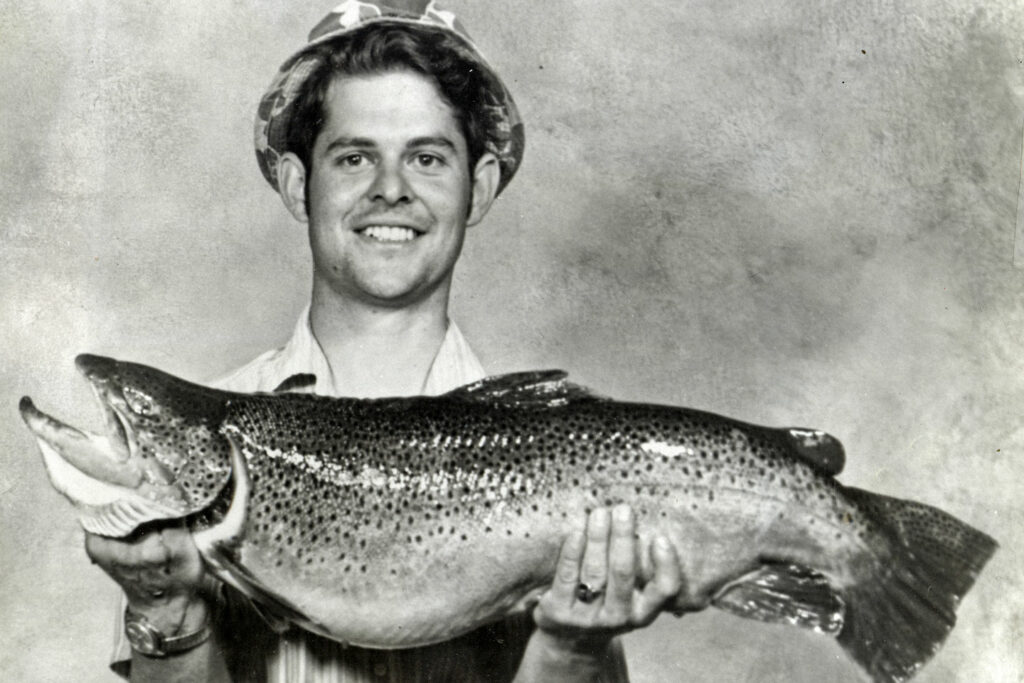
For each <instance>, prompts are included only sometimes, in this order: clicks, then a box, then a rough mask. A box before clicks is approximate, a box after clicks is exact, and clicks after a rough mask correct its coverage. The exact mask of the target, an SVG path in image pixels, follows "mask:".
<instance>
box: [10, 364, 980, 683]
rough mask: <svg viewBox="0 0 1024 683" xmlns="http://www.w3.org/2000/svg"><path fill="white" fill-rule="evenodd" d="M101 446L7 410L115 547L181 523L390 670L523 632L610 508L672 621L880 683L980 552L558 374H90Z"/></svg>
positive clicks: (826, 470) (818, 471) (804, 449)
mask: <svg viewBox="0 0 1024 683" xmlns="http://www.w3.org/2000/svg"><path fill="white" fill-rule="evenodd" d="M77 363H78V367H79V368H80V370H81V371H82V372H83V374H84V375H85V376H86V377H87V378H88V379H89V380H90V381H91V383H92V385H93V387H94V388H95V390H96V393H97V395H98V396H99V398H100V400H101V402H102V404H103V405H104V407H105V415H106V417H107V423H108V430H107V434H104V435H97V434H90V433H86V432H83V431H79V430H77V429H74V428H72V427H69V426H67V425H65V424H63V423H61V422H58V421H57V420H54V419H53V418H51V417H48V416H46V415H44V414H43V413H41V412H40V411H38V410H37V409H36V408H35V407H34V406H33V405H32V402H31V401H30V400H29V399H27V398H25V399H22V403H21V412H22V416H23V417H24V420H25V422H26V423H27V424H28V426H29V428H30V429H31V430H32V431H33V432H34V434H35V435H36V437H37V438H38V441H39V444H40V447H41V450H42V452H43V456H44V460H45V463H46V466H47V469H48V472H49V475H50V478H51V481H52V482H53V484H54V486H55V487H56V488H57V489H58V490H60V491H61V492H62V493H63V494H64V495H65V496H67V497H68V498H69V499H70V500H71V501H72V502H73V503H74V504H75V506H76V507H77V509H78V512H79V516H80V520H81V523H82V525H83V526H84V527H85V528H86V529H88V530H89V531H92V532H94V533H98V534H104V535H108V536H113V537H121V536H125V535H128V534H130V533H131V532H133V531H134V530H135V529H136V528H137V527H139V526H140V525H142V524H146V523H159V522H160V521H161V520H171V519H185V520H186V521H187V522H188V523H189V524H190V525H191V527H192V529H193V532H194V538H195V540H196V545H197V546H198V547H199V549H200V552H201V554H202V555H203V557H204V559H205V560H206V562H207V564H208V566H209V568H210V570H211V571H212V572H213V573H214V574H215V575H217V576H218V577H219V578H221V579H222V580H224V581H225V582H227V583H229V584H231V585H232V586H234V587H236V588H237V589H239V590H241V591H242V592H243V593H244V594H245V595H247V596H249V597H250V598H251V599H252V600H253V601H254V603H256V604H257V605H258V606H261V607H262V609H263V610H264V611H267V612H270V613H271V614H273V615H276V617H279V618H281V617H283V618H284V619H287V620H289V621H291V622H293V623H295V624H297V625H299V626H301V627H303V628H306V629H309V630H311V631H314V632H316V633H319V634H322V635H324V636H327V637H329V638H333V639H336V640H339V641H343V642H348V643H352V644H356V645H360V646H363V647H372V648H404V647H413V646H419V645H425V644H429V643H435V642H439V641H443V640H447V639H450V638H453V637H456V636H458V635H460V634H462V633H465V632H467V631H469V630H471V629H474V628H476V627H478V626H481V625H482V624H485V623H487V622H489V621H493V620H496V619H500V618H503V617H505V616H508V615H509V614H511V613H513V612H516V611H521V610H523V609H527V608H528V607H529V606H530V605H531V604H532V602H533V601H534V600H536V598H537V597H538V595H539V594H540V593H541V592H542V591H543V590H544V589H545V588H546V587H547V586H548V585H549V584H550V582H551V579H552V575H553V570H554V562H555V559H556V557H557V554H558V549H559V547H560V545H561V543H562V541H563V540H564V538H565V537H566V535H567V533H568V532H569V531H570V529H572V528H574V527H576V526H577V525H579V523H580V520H581V518H582V516H583V514H584V513H585V511H587V510H589V509H591V508H594V507H595V506H601V505H609V504H615V503H627V504H629V505H630V506H632V507H633V509H634V510H635V512H636V515H637V523H638V536H639V539H640V543H639V546H640V547H641V548H642V549H644V550H643V552H641V553H640V561H641V564H642V567H643V571H642V572H641V574H642V576H641V579H646V578H648V577H649V576H650V575H651V572H652V568H651V565H652V562H651V560H650V555H649V552H648V549H649V544H650V542H651V541H652V539H653V538H655V537H656V536H659V535H661V536H665V537H667V538H668V539H669V540H670V542H671V543H672V544H673V545H674V547H675V549H676V552H677V554H678V556H679V557H680V558H681V563H682V570H683V573H684V576H685V588H684V589H683V590H682V591H681V593H680V594H679V595H678V596H677V597H676V598H675V599H674V601H673V602H672V603H671V604H670V605H667V608H668V609H673V610H676V611H687V610H699V609H703V608H704V607H707V606H708V605H714V606H717V607H720V608H723V609H726V610H729V611H731V612H734V613H736V614H739V615H742V616H746V617H752V618H757V619H761V620H765V621H770V622H787V623H793V624H797V625H800V626H804V627H807V628H812V629H816V630H819V631H822V632H825V633H829V634H832V635H834V636H835V637H836V638H837V639H838V641H839V642H840V643H841V645H842V646H843V648H845V649H846V650H847V652H848V653H849V654H850V655H851V656H852V657H853V659H854V660H856V661H857V662H858V663H859V664H860V665H861V666H862V667H863V668H864V669H865V670H866V671H867V672H868V673H869V674H870V675H871V676H872V677H873V678H874V679H875V680H877V681H900V680H906V679H907V678H909V677H910V676H911V675H913V673H914V672H915V671H916V670H917V669H918V668H919V667H920V666H921V665H922V664H923V663H924V662H925V661H927V660H928V658H929V657H930V656H931V655H932V654H933V653H934V652H935V651H936V650H937V649H938V647H939V645H940V644H941V643H942V641H943V640H944V638H945V637H946V635H947V634H948V633H949V631H950V629H951V628H952V627H953V625H954V622H955V615H954V610H955V608H956V606H957V603H958V601H959V599H960V598H961V596H963V595H964V593H965V592H966V591H967V590H968V589H969V588H970V587H971V585H972V584H973V582H974V580H975V578H976V576H977V574H978V572H979V571H980V570H981V568H982V567H983V566H984V564H985V563H986V561H987V560H988V559H989V557H990V556H991V555H992V553H993V552H994V551H995V549H996V543H995V542H994V541H993V540H992V539H991V538H989V537H988V536H986V535H985V534H983V533H980V532H978V531H976V530H974V529H972V528H971V527H969V526H967V525H965V524H963V523H962V522H959V521H958V520H956V519H954V518H953V517H951V516H950V515H948V514H946V513H944V512H942V511H940V510H937V509H935V508H932V507H928V506H925V505H921V504H918V503H913V502H908V501H904V500H897V499H895V498H888V497H885V496H880V495H876V494H873V493H869V492H866V491H862V490H858V489H855V488H850V487H846V486H843V485H841V484H839V483H838V482H837V481H836V480H835V478H834V476H835V475H836V474H838V473H839V471H840V470H841V469H842V466H843V451H842V447H841V446H840V445H839V442H838V441H836V440H835V439H834V438H832V437H830V436H828V435H827V434H825V433H823V432H819V431H815V430H808V429H771V428H766V427H759V426H755V425H751V424H746V423H743V422H738V421H736V420H732V419H728V418H725V417H719V416H717V415H712V414H709V413H704V412H699V411H695V410H688V409H684V408H675V407H667V406H657V405H643V404H635V403H621V402H616V401H611V400H607V399H604V398H601V397H598V396H595V395H593V394H591V393H590V392H588V391H587V390H585V389H583V388H581V387H578V386H576V385H573V384H570V383H568V382H566V381H565V379H564V374H563V373H560V372H554V371H552V372H533V373H520V374H513V375H504V376H498V377H491V378H488V379H485V380H482V381H480V382H477V383H475V384H471V385H468V386H465V387H462V388H459V389H456V390H454V391H452V392H449V393H447V394H444V395H442V396H438V397H432V398H427V397H416V398H392V399H378V400H354V399H333V398H325V397H318V396H310V395H298V394H254V395H244V394H234V393H228V392H223V391H217V390H214V389H209V388H206V387H202V386H198V385H195V384H191V383H189V382H186V381H184V380H181V379H178V378H175V377H172V376H170V375H167V374H165V373H163V372H160V371H158V370H155V369H152V368H149V367H146V366H142V365H136V364H132V363H124V362H118V361H114V360H111V359H106V358H99V357H96V356H80V357H79V358H78V361H77Z"/></svg>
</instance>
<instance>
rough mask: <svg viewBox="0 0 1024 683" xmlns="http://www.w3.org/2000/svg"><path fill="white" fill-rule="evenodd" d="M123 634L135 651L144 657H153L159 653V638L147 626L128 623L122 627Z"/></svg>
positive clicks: (138, 623) (134, 622) (141, 623)
mask: <svg viewBox="0 0 1024 683" xmlns="http://www.w3.org/2000/svg"><path fill="white" fill-rule="evenodd" d="M124 633H125V635H126V636H127V637H128V642H129V643H131V645H132V649H134V650H135V651H137V652H141V653H142V654H144V655H153V654H156V653H158V652H159V651H160V648H159V638H158V636H157V634H156V633H154V632H153V629H152V627H151V626H150V625H149V624H146V623H144V622H140V621H129V622H128V623H126V624H125V625H124Z"/></svg>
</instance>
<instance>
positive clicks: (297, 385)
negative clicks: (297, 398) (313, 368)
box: [273, 372, 316, 394]
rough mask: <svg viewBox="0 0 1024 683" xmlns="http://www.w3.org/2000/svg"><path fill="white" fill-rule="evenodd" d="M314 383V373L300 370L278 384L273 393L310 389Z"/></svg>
mask: <svg viewBox="0 0 1024 683" xmlns="http://www.w3.org/2000/svg"><path fill="white" fill-rule="evenodd" d="M314 384H316V375H314V374H311V373H308V372H302V373H299V374H297V375H292V376H291V377H289V378H288V379H286V380H285V381H283V382H281V383H280V384H278V385H277V388H275V389H274V391H273V393H275V394H287V393H290V392H304V391H311V390H312V388H313V385H314Z"/></svg>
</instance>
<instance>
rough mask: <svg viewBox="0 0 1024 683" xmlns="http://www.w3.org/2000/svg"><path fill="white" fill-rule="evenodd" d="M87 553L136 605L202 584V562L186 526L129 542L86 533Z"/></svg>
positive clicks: (151, 601)
mask: <svg viewBox="0 0 1024 683" xmlns="http://www.w3.org/2000/svg"><path fill="white" fill-rule="evenodd" d="M85 550H86V553H87V554H88V555H89V558H90V559H91V560H92V561H93V562H94V563H95V564H97V565H99V566H100V568H102V569H103V571H105V572H106V573H107V574H108V575H109V576H110V577H111V578H112V579H114V581H116V582H117V583H118V584H120V586H121V587H122V588H123V589H124V591H125V594H126V595H127V596H128V599H129V602H131V603H132V604H135V605H145V604H151V603H155V602H159V601H161V600H166V599H169V598H171V597H174V596H177V595H182V594H188V593H194V592H196V591H198V590H199V589H200V587H201V585H202V580H203V575H204V571H203V565H202V560H201V559H200V557H199V553H198V551H197V550H196V548H195V544H194V543H192V537H191V535H190V533H189V531H188V530H187V529H185V528H184V527H168V528H163V529H156V530H149V531H146V532H143V533H141V534H139V535H138V536H133V537H130V538H128V539H113V538H106V537H103V536H97V535H95V534H90V533H86V535H85Z"/></svg>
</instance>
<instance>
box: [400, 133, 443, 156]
mask: <svg viewBox="0 0 1024 683" xmlns="http://www.w3.org/2000/svg"><path fill="white" fill-rule="evenodd" d="M405 146H406V148H409V147H446V148H448V149H449V150H451V151H452V152H454V151H455V143H454V142H452V141H451V140H449V139H448V138H446V137H444V136H443V135H427V136H423V137H419V138H413V139H412V140H410V141H409V142H408V143H406V145H405Z"/></svg>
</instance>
